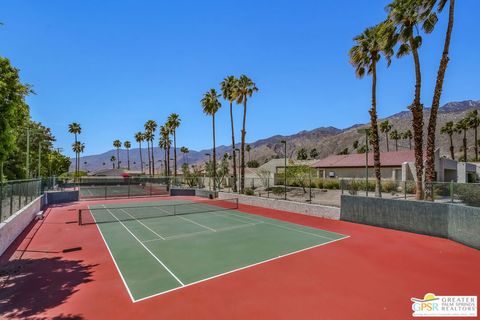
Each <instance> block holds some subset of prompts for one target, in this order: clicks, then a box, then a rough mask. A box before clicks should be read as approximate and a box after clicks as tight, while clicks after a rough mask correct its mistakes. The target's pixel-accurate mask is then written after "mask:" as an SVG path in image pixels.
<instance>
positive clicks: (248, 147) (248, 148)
mask: <svg viewBox="0 0 480 320" xmlns="http://www.w3.org/2000/svg"><path fill="white" fill-rule="evenodd" d="M250 150H252V147H250V145H249V144H247V146H246V147H245V151H247V152H248V162H250V161H251V160H250Z"/></svg>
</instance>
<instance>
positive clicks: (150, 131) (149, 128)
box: [144, 120, 157, 175]
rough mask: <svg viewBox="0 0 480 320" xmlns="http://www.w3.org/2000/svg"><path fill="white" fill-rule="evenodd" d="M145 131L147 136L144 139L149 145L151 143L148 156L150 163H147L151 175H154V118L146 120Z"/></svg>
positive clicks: (155, 128)
mask: <svg viewBox="0 0 480 320" xmlns="http://www.w3.org/2000/svg"><path fill="white" fill-rule="evenodd" d="M144 126H145V133H146V134H147V133H148V135H147V136H146V137H148V139H145V140H147V141H148V142H149V143H150V145H151V152H150V155H149V156H150V157H151V158H150V157H149V159H148V161H149V163H150V165H149V168H151V174H152V175H155V157H154V148H153V140H154V139H155V130H157V123H156V122H155V121H154V120H148V121H147V122H146V123H145V125H144Z"/></svg>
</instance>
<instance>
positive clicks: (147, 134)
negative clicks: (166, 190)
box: [143, 130, 155, 175]
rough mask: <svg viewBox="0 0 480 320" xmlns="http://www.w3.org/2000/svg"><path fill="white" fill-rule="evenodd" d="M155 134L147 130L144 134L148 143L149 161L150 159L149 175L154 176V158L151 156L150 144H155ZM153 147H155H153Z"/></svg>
mask: <svg viewBox="0 0 480 320" xmlns="http://www.w3.org/2000/svg"><path fill="white" fill-rule="evenodd" d="M154 137H155V136H154V134H153V132H151V131H148V130H146V131H145V133H144V134H143V138H144V139H145V141H147V159H148V164H147V166H148V174H149V175H152V157H151V156H150V144H152V143H153V139H154ZM152 147H153V146H152Z"/></svg>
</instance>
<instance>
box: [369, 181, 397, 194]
mask: <svg viewBox="0 0 480 320" xmlns="http://www.w3.org/2000/svg"><path fill="white" fill-rule="evenodd" d="M374 189H375V187H374ZM396 191H398V189H397V184H396V182H395V181H382V192H396Z"/></svg>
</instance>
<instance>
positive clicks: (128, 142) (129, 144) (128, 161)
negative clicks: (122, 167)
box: [123, 140, 132, 170]
mask: <svg viewBox="0 0 480 320" xmlns="http://www.w3.org/2000/svg"><path fill="white" fill-rule="evenodd" d="M123 146H124V147H125V149H127V169H128V170H130V148H131V147H132V144H131V143H130V141H128V140H127V141H125V142H124V143H123Z"/></svg>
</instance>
